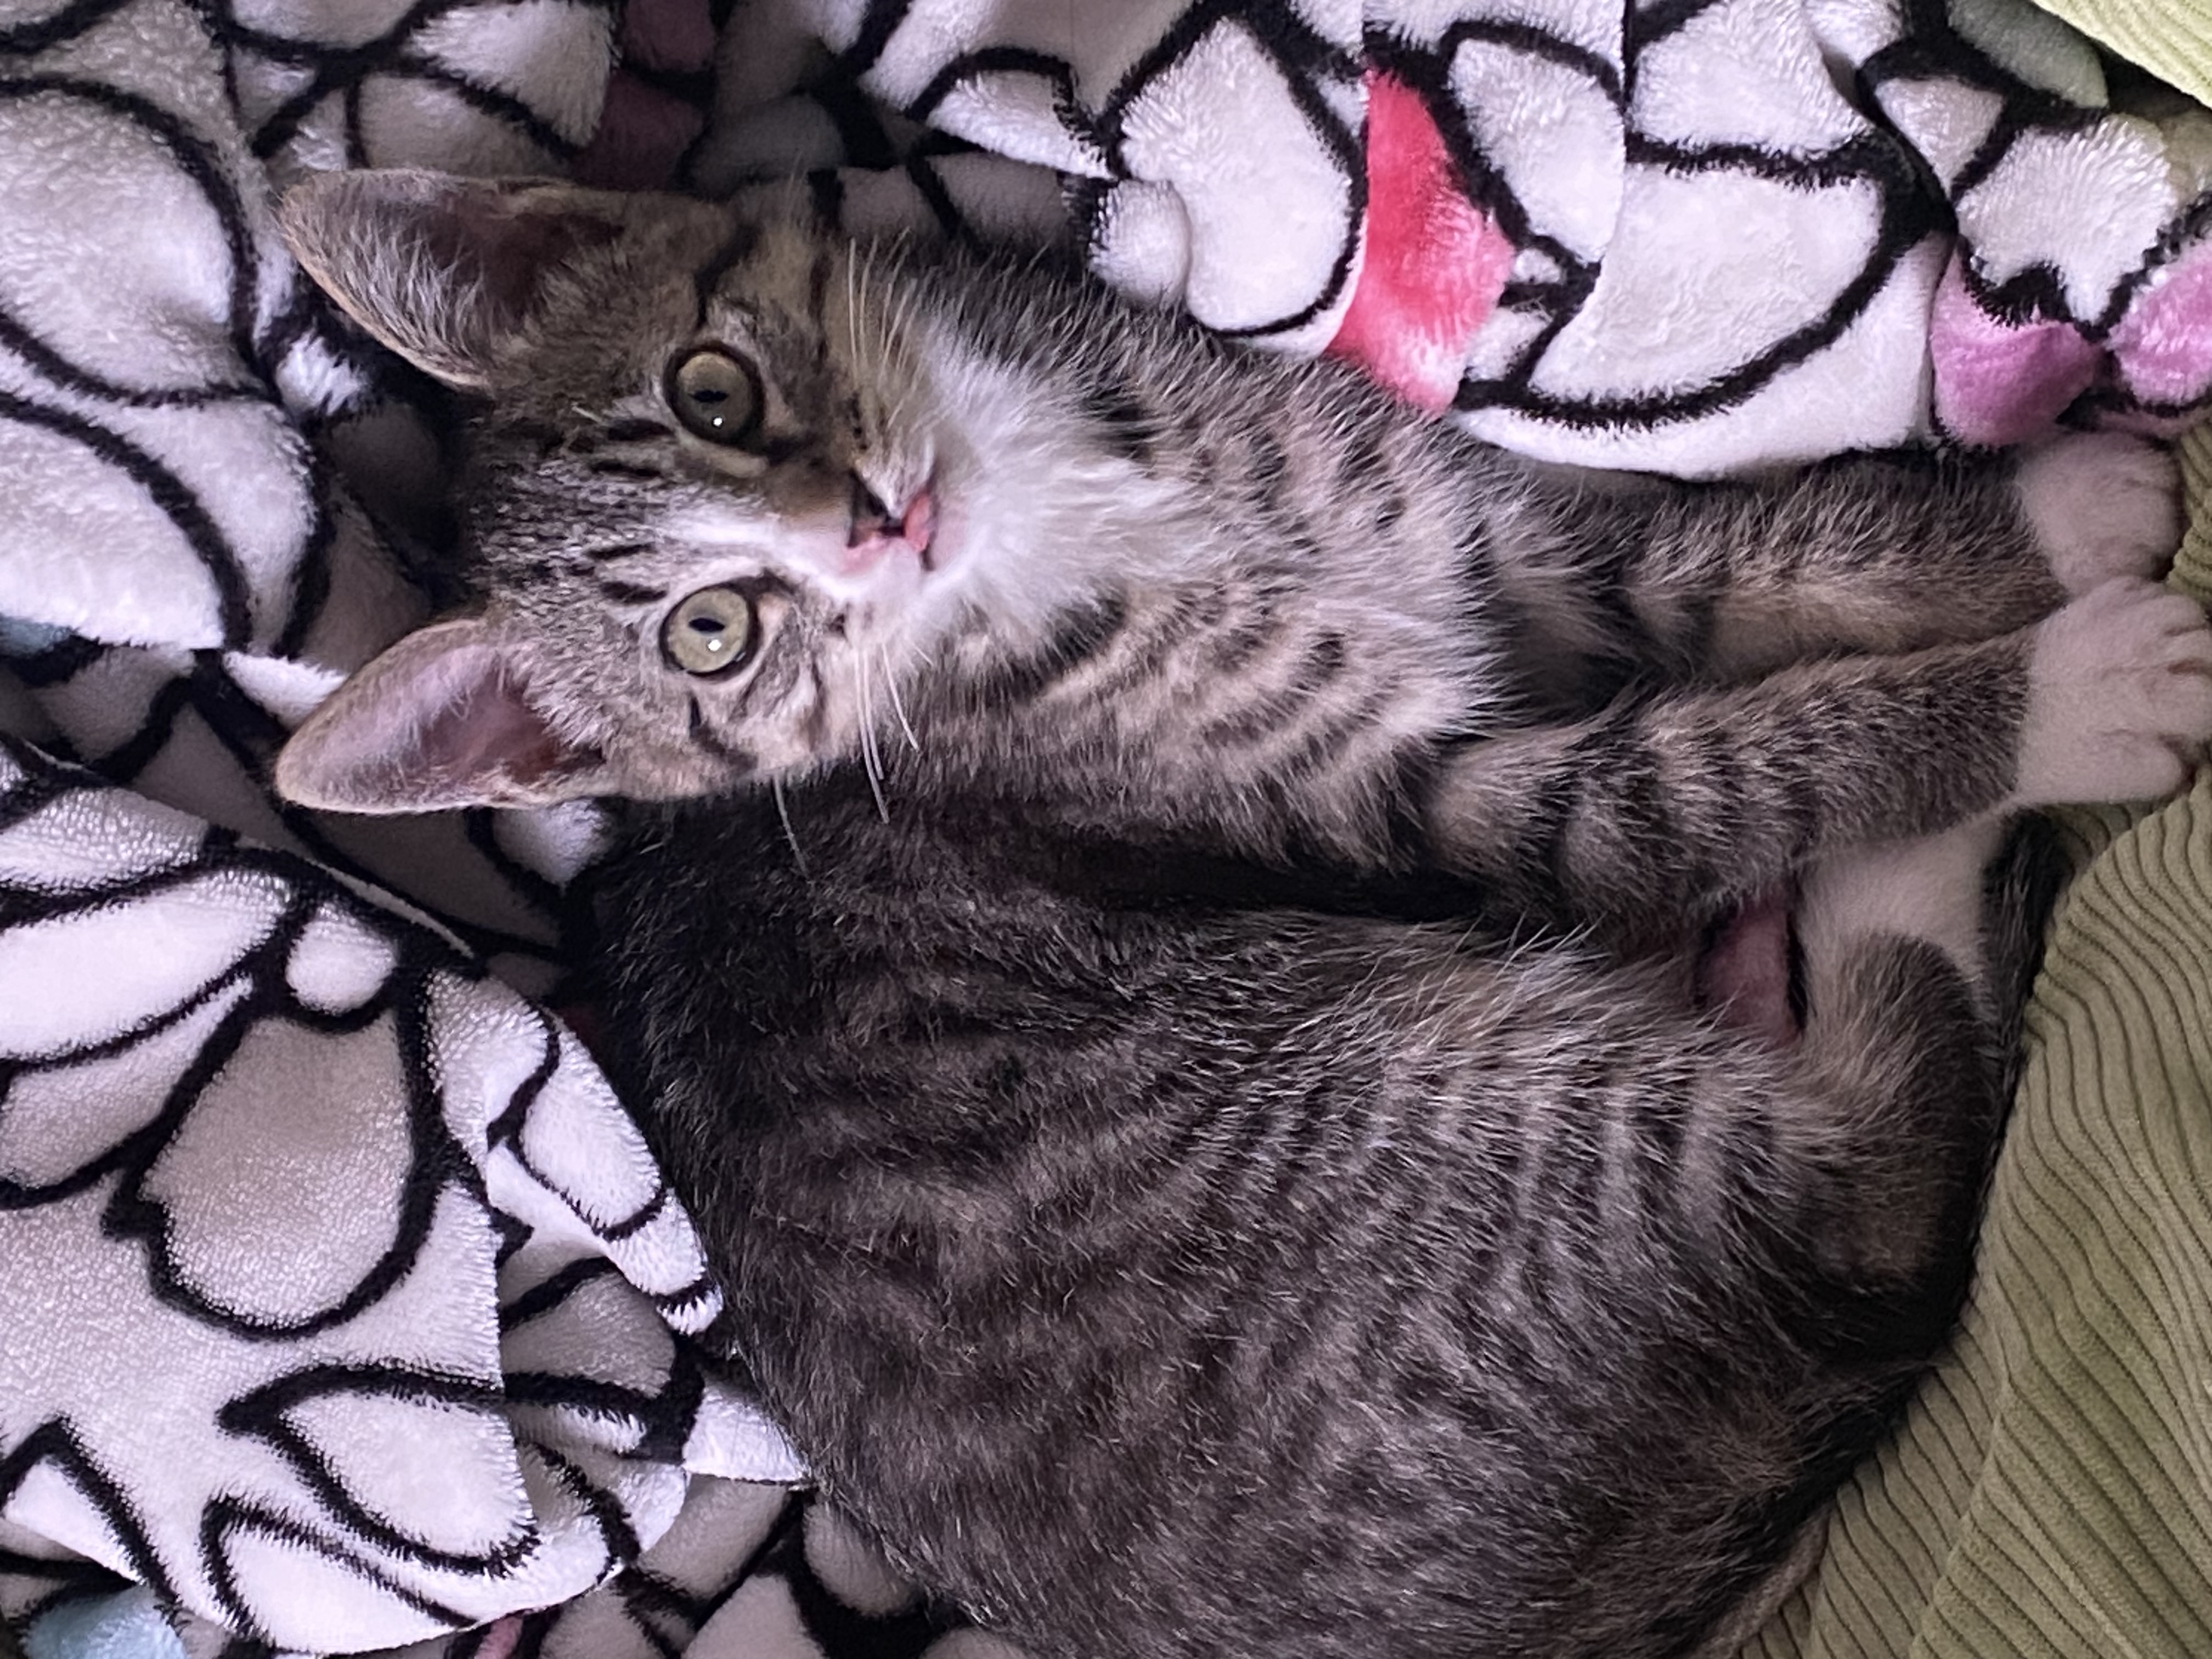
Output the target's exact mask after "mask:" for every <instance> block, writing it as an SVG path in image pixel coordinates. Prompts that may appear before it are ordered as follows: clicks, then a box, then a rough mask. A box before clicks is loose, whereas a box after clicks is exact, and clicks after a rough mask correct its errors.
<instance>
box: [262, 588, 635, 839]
mask: <svg viewBox="0 0 2212 1659" xmlns="http://www.w3.org/2000/svg"><path fill="white" fill-rule="evenodd" d="M611 787H613V785H612V782H611V776H610V773H609V769H608V767H607V764H606V762H605V758H604V757H602V756H600V755H599V754H598V753H597V752H595V751H594V750H590V749H586V748H583V747H580V746H579V745H578V744H575V743H573V742H571V741H570V740H568V738H563V737H562V735H561V734H560V733H559V732H556V730H555V729H554V727H553V726H552V724H551V723H550V721H549V720H546V718H545V716H544V714H541V713H540V712H539V711H538V709H537V708H533V707H532V705H531V702H530V701H529V697H528V694H527V691H526V688H525V686H524V684H523V681H522V678H521V676H520V673H519V672H518V671H517V669H516V667H515V663H514V657H513V651H512V648H511V647H508V646H507V644H506V643H505V641H503V640H502V639H501V635H500V632H499V629H498V627H497V625H496V624H495V623H491V622H488V621H486V620H485V619H484V618H483V617H464V618H462V619H461V620H459V621H456V622H445V623H436V624H435V625H434V626H432V627H429V628H425V629H422V630H421V631H420V632H417V633H414V634H410V635H408V636H407V637H406V638H405V639H404V640H401V641H399V642H398V644H397V645H394V646H393V647H392V648H391V649H390V650H388V651H386V653H384V654H383V655H382V656H380V657H379V658H377V659H375V660H374V662H372V663H370V664H369V665H368V666H367V667H365V668H363V669H362V670H361V671H360V672H358V673H356V675H354V677H353V678H351V679H349V680H348V681H347V682H346V683H345V684H343V685H342V686H340V687H339V688H338V689H337V690H336V691H334V692H332V693H331V696H330V697H329V698H328V699H327V700H326V701H325V702H324V704H323V706H322V707H321V708H318V709H317V710H316V711H315V712H314V713H313V714H312V715H310V716H309V717H308V718H307V722H306V723H305V724H304V725H302V726H301V727H300V729H299V730H298V731H297V732H294V733H293V734H292V739H291V741H290V742H289V743H288V744H285V745H284V748H283V752H282V753H281V754H279V755H278V756H277V757H276V793H278V794H280V795H283V797H284V798H285V799H288V800H290V801H293V802H295V803H297V804H298V805H301V806H312V807H317V808H319V809H322V810H325V811H337V812H377V813H390V812H433V811H440V810H441V809H443V808H447V807H453V806H546V805H551V804H552V803H553V802H555V801H558V800H568V799H574V797H576V796H578V795H590V794H599V793H605V792H606V791H607V790H609V789H611Z"/></svg>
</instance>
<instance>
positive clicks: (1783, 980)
mask: <svg viewBox="0 0 2212 1659" xmlns="http://www.w3.org/2000/svg"><path fill="white" fill-rule="evenodd" d="M1794 896H1795V895H1794V894H1792V893H1791V892H1790V890H1787V889H1782V890H1777V891H1774V892H1771V893H1765V894H1762V895H1760V896H1759V897H1758V898H1756V899H1753V901H1752V902H1750V903H1748V904H1746V905H1744V906H1743V907H1742V908H1740V909H1738V910H1737V911H1736V912H1735V915H1731V916H1729V917H1727V918H1726V919H1725V920H1723V921H1721V922H1720V923H1719V924H1718V925H1717V927H1715V928H1714V929H1713V930H1712V931H1711V933H1710V934H1708V936H1707V937H1706V939H1705V947H1704V949H1703V950H1702V951H1699V956H1698V969H1697V994H1698V1001H1699V1005H1700V1006H1703V1007H1705V1008H1709V1009H1711V1011H1712V1012H1714V1014H1715V1015H1716V1016H1717V1017H1718V1018H1719V1019H1720V1022H1721V1024H1723V1025H1726V1026H1729V1028H1731V1029H1732V1030H1739V1031H1743V1032H1747V1033H1748V1034H1749V1035H1751V1036H1756V1037H1759V1038H1760V1039H1762V1040H1764V1041H1765V1042H1770V1043H1771V1044H1772V1045H1773V1046H1774V1047H1776V1048H1787V1047H1788V1046H1789V1045H1790V1044H1791V1043H1793V1042H1796V1040H1797V1037H1798V1035H1799V1024H1798V1018H1797V1008H1798V1000H1797V998H1796V996H1794V995H1793V994H1792V986H1791V979H1792V976H1793V975H1794V974H1795V972H1796V966H1797V964H1796V943H1795V933H1794V929H1793V926H1792V918H1791V912H1790V901H1791V900H1792V898H1793V897H1794Z"/></svg>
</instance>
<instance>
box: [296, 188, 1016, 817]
mask: <svg viewBox="0 0 2212 1659" xmlns="http://www.w3.org/2000/svg"><path fill="white" fill-rule="evenodd" d="M395 178H396V179H398V186H396V187H395V186H393V185H390V184H384V185H383V187H382V189H381V191H380V193H379V192H378V191H376V190H375V188H374V187H375V186H376V185H378V184H379V183H380V180H390V179H395ZM364 179H367V180H368V181H369V184H368V185H362V183H361V181H362V180H364ZM395 188H397V189H398V191H399V194H398V197H395V196H394V193H393V191H394V189H395ZM287 217H288V230H289V232H290V234H291V235H292V238H293V241H294V245H295V247H296V248H297V249H298V250H299V251H300V252H301V258H302V260H303V262H304V263H305V264H307V266H308V268H309V270H311V271H312V272H313V274H314V275H315V276H317V277H318V279H319V280H320V281H321V282H323V283H324V284H325V286H326V287H327V288H329V289H331V290H332V292H333V293H334V294H335V295H337V297H338V298H339V299H340V300H341V301H342V302H343V303H344V304H345V305H346V307H347V308H348V309H349V311H351V312H353V313H355V314H356V316H358V317H360V318H361V319H362V321H363V322H364V323H365V324H366V325H368V326H369V327H370V328H371V329H372V330H373V331H375V332H376V333H378V334H379V335H380V337H383V338H384V339H385V340H386V342H387V343H391V344H392V345H393V346H394V347H395V349H399V350H400V351H402V352H403V353H404V354H405V355H407V356H410V357H412V358H413V359H414V360H415V361H416V362H418V363H421V364H422V366H423V367H425V368H429V369H430V370H431V372H433V373H435V374H440V375H441V376H442V377H443V378H445V379H447V380H451V381H453V382H455V383H457V384H459V385H463V386H468V387H470V388H471V389H473V390H476V391H479V392H484V393H487V394H489V398H490V400H491V401H490V410H489V414H488V415H487V416H486V417H485V418H484V420H483V422H482V423H481V426H480V428H479V431H478V434H477V441H476V442H475V444H474V446H473V453H472V459H471V466H470V471H469V474H468V477H466V479H465V483H464V486H463V489H462V492H461V504H462V511H463V513H464V515H465V524H466V526H467V533H468V539H469V541H470V543H471V550H472V555H473V557H474V559H475V561H476V562H477V567H478V575H479V581H480V586H482V587H483V591H484V592H485V594H486V596H487V599H486V606H485V609H484V610H483V613H482V614H481V615H480V616H478V617H471V618H467V619H464V620H461V621H456V622H452V623H442V624H440V625H438V626H436V627H434V628H432V629H428V630H425V631H424V632H423V633H422V634H419V635H415V636H413V637H412V638H410V640H408V641H402V643H401V645H400V646H398V647H394V649H393V651H392V652H391V653H386V657H384V658H381V659H379V660H378V661H377V662H376V663H375V664H372V665H370V667H369V668H368V669H366V670H364V671H363V672H362V674H361V675H358V676H356V678H355V679H354V680H353V681H351V682H349V684H348V685H347V686H346V687H345V688H344V689H343V690H341V691H340V692H339V693H338V694H337V696H335V697H334V698H333V699H332V701H331V704H329V705H326V707H325V710H324V711H322V712H320V713H319V714H318V715H317V716H316V717H315V719H314V720H312V721H311V722H310V723H309V724H308V725H307V726H306V727H303V728H302V731H301V733H300V734H299V736H298V737H296V738H295V740H294V743H293V744H292V745H291V746H290V748H289V750H287V753H286V755H285V757H284V758H283V762H281V763H280V766H279V772H278V784H279V787H280V788H282V789H283V791H284V792H285V793H288V794H290V795H292V796H293V797H294V798H295V799H301V800H304V801H307V803H309V804H312V805H331V806H340V807H350V808H352V809H354V810H369V811H375V810H415V809H420V808H423V807H428V806H436V805H455V804H460V803H461V802H463V801H464V800H466V801H507V802H515V803H521V802H532V801H544V800H549V799H561V798H562V797H563V796H567V795H573V794H580V793H620V794H625V795H630V796H635V797H643V798H652V797H669V796H678V795H692V794H700V793H710V792H712V791H714V790H716V789H718V788H721V787H728V786H730V785H732V784H734V783H737V782H738V781H744V780H747V779H752V778H758V777H768V776H774V775H781V774H784V773H787V772H791V771H793V770H797V769H805V768H806V767H808V766H810V765H811V764H814V763H818V762H821V761H823V760H827V759H832V758H837V757H843V756H846V755H849V754H852V753H853V752H854V751H855V750H856V749H857V748H858V747H859V746H860V744H861V743H862V742H863V740H864V738H865V736H866V733H867V732H870V731H871V730H872V729H873V728H874V717H876V716H880V715H881V714H883V713H884V703H885V701H886V699H887V698H888V697H890V696H892V695H894V692H893V690H892V688H893V684H894V682H893V675H894V674H895V673H899V672H902V671H906V670H908V668H910V666H911V665H912V664H913V662H914V661H915V660H916V659H919V658H921V657H923V656H926V655H927V654H928V653H930V652H931V651H932V649H933V647H935V646H936V645H937V644H939V643H940V642H941V641H943V640H944V639H945V636H946V635H947V634H948V633H949V632H951V631H952V630H954V629H957V626H958V625H959V623H960V621H961V619H962V617H963V610H964V608H965V607H966V606H967V605H969V602H970V599H972V590H973V589H974V587H975V580H974V578H975V572H976V569H977V568H978V567H979V566H980V565H982V564H984V563H986V562H987V557H986V555H985V549H986V547H987V545H988V544H990V543H991V542H992V541H993V539H994V538H993V537H992V535H991V534H990V533H989V532H988V526H987V523H986V522H985V521H986V520H988V519H990V518H991V517H992V514H991V513H989V512H988V511H986V510H985V506H984V503H983V500H982V495H983V480H982V479H981V477H980V471H979V468H978V467H977V465H976V464H975V459H974V458H975V453H976V445H975V437H974V435H973V433H972V432H971V431H970V430H969V428H970V427H971V425H972V424H973V422H971V421H970V420H969V419H968V418H966V417H964V416H963V418H961V419H955V418H954V416H952V414H951V412H950V411H951V409H952V408H953V407H954V406H955V404H956V402H957V403H958V404H960V405H961V406H963V408H965V409H967V410H970V411H972V410H975V409H977V408H979V407H981V408H983V409H986V410H988V409H989V408H990V407H991V405H992V404H993V401H994V399H993V396H992V389H991V386H990V384H989V383H990V382H991V380H992V379H993V376H992V372H991V371H990V370H989V369H988V368H987V366H984V365H980V364H975V363H971V362H963V361H962V358H961V354H960V352H959V350H958V349H957V347H956V346H954V345H953V344H952V343H951V342H950V341H949V340H948V339H946V338H945V337H943V336H942V335H941V334H936V333H933V332H931V331H930V330H931V325H930V324H929V323H928V322H927V320H926V319H923V318H921V316H920V315H919V314H918V312H917V307H915V303H914V298H913V295H912V293H911V291H910V290H909V289H908V288H907V287H905V286H902V283H901V280H900V278H899V276H898V274H897V271H896V268H895V267H894V266H893V265H892V264H890V262H889V261H872V260H871V259H869V258H867V257H866V255H864V254H860V253H857V252H854V250H853V248H852V247H851V246H849V245H848V244H846V243H844V242H842V240H832V239H830V238H827V237H824V236H821V235H817V234H814V233H813V232H811V230H808V229H805V228H799V227H797V226H795V225H793V224H790V223H781V222H772V223H765V224H758V225H752V224H746V223H743V222H738V221H736V220H733V219H732V216H730V215H728V214H727V213H726V212H725V211H723V210H719V209H714V208H709V207H707V206H704V205H702V204H694V203H688V202H683V201H678V200H676V199H673V198H654V197H603V196H599V195H596V194H594V193H590V192H580V191H568V190H565V189H563V188H562V187H558V186H538V187H532V188H524V187H520V186H514V185H506V186H465V185H459V184H458V183H457V182H455V181H446V180H436V179H429V178H428V176H427V175H404V174H403V175H381V176H380V175H374V174H370V175H363V174H351V175H342V176H339V177H337V178H334V179H329V180H325V181H323V183H322V185H319V186H317V187H316V188H315V189H314V190H313V191H311V192H310V193H309V195H308V197H307V198H306V200H305V202H304V204H303V203H302V201H301V198H299V197H295V200H294V202H293V203H291V204H288V214H287ZM426 227H427V228H426ZM395 250H396V251H395ZM410 250H411V251H412V257H410ZM948 380H951V382H952V384H951V385H948V384H947V381H948ZM986 419H987V420H988V419H996V420H999V421H1000V422H1006V421H1016V420H1018V416H1016V415H1013V414H1010V413H1009V412H1007V411H1006V410H999V411H998V412H997V413H996V415H995V416H991V415H987V416H986ZM999 516H1000V517H1003V516H1004V515H1003V513H1000V515H999ZM963 596H965V597H963ZM379 709H381V710H382V711H384V712H383V713H382V714H379V713H377V712H376V711H378V710H379Z"/></svg>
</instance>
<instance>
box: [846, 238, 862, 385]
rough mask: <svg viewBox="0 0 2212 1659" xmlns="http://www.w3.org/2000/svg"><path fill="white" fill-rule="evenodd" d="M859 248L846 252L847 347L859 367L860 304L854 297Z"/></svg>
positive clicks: (848, 352) (850, 356)
mask: <svg viewBox="0 0 2212 1659" xmlns="http://www.w3.org/2000/svg"><path fill="white" fill-rule="evenodd" d="M859 255H860V250H859V249H858V248H857V247H854V248H848V249H846V250H845V347H846V355H847V356H848V357H849V358H850V359H851V360H852V362H854V364H855V365H856V366H857V365H858V364H859V362H860V301H858V300H857V299H855V298H854V295H853V267H854V265H856V264H859V263H860V258H859Z"/></svg>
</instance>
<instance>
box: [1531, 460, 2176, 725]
mask: <svg viewBox="0 0 2212 1659" xmlns="http://www.w3.org/2000/svg"><path fill="white" fill-rule="evenodd" d="M1560 512H1561V523H1562V526H1564V528H1565V530H1566V532H1567V533H1568V535H1569V537H1570V539H1571V542H1572V543H1573V544H1576V545H1577V546H1578V547H1579V548H1580V549H1581V551H1580V553H1579V554H1578V557H1579V559H1581V560H1582V561H1584V562H1587V563H1588V564H1589V565H1590V566H1591V567H1593V569H1592V574H1594V575H1595V576H1596V577H1597V578H1598V579H1599V580H1601V582H1603V583H1606V584H1608V585H1610V586H1611V587H1612V588H1613V590H1614V591H1616V592H1617V594H1618V599H1617V601H1616V603H1615V605H1614V607H1613V611H1614V614H1615V615H1616V617H1618V618H1619V620H1620V623H1621V624H1622V625H1623V626H1624V627H1625V628H1626V630H1627V636H1626V637H1625V638H1624V640H1623V641H1622V644H1623V646H1624V647H1625V648H1626V651H1627V653H1629V654H1630V655H1632V656H1635V657H1638V658H1641V659H1645V660H1647V661H1648V662H1649V663H1650V665H1651V666H1652V667H1654V668H1656V669H1657V670H1658V671H1660V672H1662V674H1663V675H1665V676H1666V677H1668V678H1687V679H1704V680H1706V681H1709V682H1710V681H1736V682H1741V681H1744V680H1747V679H1750V678H1754V677H1756V676H1757V675H1759V674H1763V673H1767V672H1771V671H1773V670H1774V669H1776V668H1778V667H1780V666H1782V665H1784V664H1785V663H1789V662H1793V661H1796V660H1800V659H1804V658H1807V657H1812V656H1818V655H1821V654H1824V653H1830V652H1836V651H1850V652H1862V651H1863V652H1876V653H1885V652H1900V651H1911V650H1918V649H1922V648H1924V647H1929V646H1934V645H1940V644H1943V643H1947V642H1950V641H1972V640H1981V639H1987V638H1990V637H1992V636H1994V635H1998V634H2002V633H2005V632H2007V631H2008V630H2010V629H2015V628H2020V627H2024V626H2026V625H2027V624H2028V623H2033V622H2035V621H2037V620H2038V619H2039V618H2041V617H2044V616H2046V615H2048V614H2049V613H2050V612H2051V611H2053V610H2055V609H2056V608H2057V606H2058V605H2061V604H2063V602H2064V601H2065V600H2067V599H2071V598H2078V597H2079V596H2081V594H2083V593H2086V592H2088V591H2090V590H2091V589H2092V588H2093V587H2096V586H2099V585H2100V584H2101V583H2103V582H2105V581H2107V580H2111V579H2112V578H2113V577H2116V576H2147V575H2153V574H2157V573H2158V572H2160V571H2161V570H2163V569H2164V568H2165V566H2166V562H2167V561H2168V560H2169V559H2170V558H2171V557H2172V553H2173V550H2174V548H2175V546H2176V545H2177V544H2179V541H2180V536H2181V523H2180V489H2179V473H2178V471H2177V470H2176V468H2175V465H2174V463H2173V460H2172V457H2171V456H2170V455H2168V454H2166V453H2165V452H2164V451H2163V450H2161V449H2160V448H2159V447H2156V446H2155V445H2154V444H2151V443H2148V442H2147V441H2144V440H2142V439H2140V438H2133V437H2127V436H2124V435H2118V434H2114V433H2088V434H2075V435H2069V436H2066V437H2063V438H2059V439H2057V440H2055V441H2052V442H2051V443H2049V444H2046V445H2045V446H2044V447H2041V448H2040V449H2038V450H2034V451H2032V452H2029V453H2027V454H2026V455H2025V456H2024V457H2022V458H2021V459H2020V460H2019V461H2018V462H2017V463H2016V464H2014V463H2005V464H1998V463H1992V462H1960V461H1956V460H1947V461H1941V462H1937V461H1930V460H1928V459H1925V458H1913V459H1906V458H1899V457H1882V456H1863V457H1860V456H1855V457H1844V458H1842V459H1837V460H1834V461H1831V462H1829V463H1827V464H1826V465H1822V466H1819V467H1815V468H1813V469H1810V470H1809V471H1805V472H1802V473H1800V474H1797V475H1795V476H1793V477H1790V478H1789V479H1787V480H1784V481H1781V482H1777V483H1762V484H1755V485H1754V484H1735V485H1721V486H1705V487H1697V486H1691V487H1684V486H1679V485H1672V484H1662V483H1650V484H1648V485H1646V486H1644V488H1643V489H1629V490H1627V491H1626V493H1620V494H1616V493H1613V492H1607V491H1594V490H1588V489H1586V490H1584V491H1583V493H1581V494H1579V495H1575V496H1572V497H1570V498H1569V499H1568V500H1567V501H1565V503H1564V504H1563V505H1562V507H1561V508H1560Z"/></svg>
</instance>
